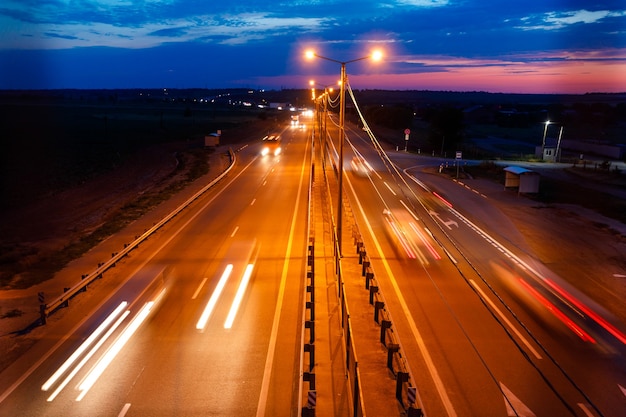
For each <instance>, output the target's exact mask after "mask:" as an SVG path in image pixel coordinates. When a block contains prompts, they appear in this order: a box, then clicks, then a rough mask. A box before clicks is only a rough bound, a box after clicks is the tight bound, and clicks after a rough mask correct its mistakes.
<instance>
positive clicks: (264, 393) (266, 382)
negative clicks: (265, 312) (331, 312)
mask: <svg viewBox="0 0 626 417" xmlns="http://www.w3.org/2000/svg"><path fill="white" fill-rule="evenodd" d="M307 150H308V143H307ZM307 155H308V153H307V152H306V151H305V152H304V157H303V158H302V164H301V166H302V168H301V169H300V183H299V184H298V196H297V197H296V204H295V206H294V209H293V214H292V218H291V226H290V229H289V240H288V242H287V248H286V249H285V257H284V262H283V272H282V274H281V277H280V288H279V290H278V300H277V301H276V309H275V310H274V321H273V322H272V333H271V336H270V343H269V348H268V350H267V357H266V358H265V368H264V370H263V382H262V383H261V393H260V394H259V403H258V405H257V408H256V417H264V416H265V408H266V405H267V397H268V395H269V387H270V377H271V373H272V367H273V365H274V352H275V351H276V341H277V339H278V324H279V322H280V314H281V311H282V309H283V299H284V297H285V286H286V285H287V270H288V268H289V258H290V253H291V246H292V245H293V235H294V234H295V230H296V217H297V214H298V207H300V199H301V197H302V183H303V181H304V177H305V175H304V169H305V167H306V163H305V162H306V157H307ZM300 381H302V378H300Z"/></svg>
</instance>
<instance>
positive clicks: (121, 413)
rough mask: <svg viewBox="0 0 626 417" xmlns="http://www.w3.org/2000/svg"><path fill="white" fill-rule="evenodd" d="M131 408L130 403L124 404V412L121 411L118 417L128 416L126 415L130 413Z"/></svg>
mask: <svg viewBox="0 0 626 417" xmlns="http://www.w3.org/2000/svg"><path fill="white" fill-rule="evenodd" d="M129 408H130V403H126V404H124V407H122V410H121V411H120V413H119V414H118V415H117V417H124V416H125V415H126V413H128V409H129Z"/></svg>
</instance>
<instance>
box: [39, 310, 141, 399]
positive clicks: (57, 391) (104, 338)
mask: <svg viewBox="0 0 626 417" xmlns="http://www.w3.org/2000/svg"><path fill="white" fill-rule="evenodd" d="M129 314H130V311H129V310H126V311H125V312H124V314H122V315H121V316H120V318H119V319H117V321H116V322H115V324H113V326H111V327H110V328H109V330H108V331H107V332H106V333H105V334H104V336H102V337H101V338H100V340H98V343H96V344H95V345H94V347H93V348H92V349H91V350H90V351H89V353H88V354H87V355H85V357H84V358H83V359H82V360H81V361H80V362H79V363H78V365H76V366H75V367H74V369H72V372H70V373H69V375H68V376H67V377H66V378H65V379H64V380H63V382H62V383H61V384H60V385H59V386H58V387H57V389H55V390H54V392H53V393H52V394H51V395H50V397H48V399H47V401H48V402H52V401H54V399H55V398H56V397H57V396H58V395H59V394H60V393H61V391H63V388H65V387H66V386H67V384H69V382H70V381H71V380H72V378H74V377H75V376H76V374H77V373H78V371H80V370H81V369H82V368H83V366H85V364H86V363H87V361H88V360H89V359H91V357H92V356H93V355H95V353H96V352H97V351H98V349H100V346H102V345H103V344H104V342H106V341H107V340H108V339H109V337H111V335H112V334H113V332H114V331H115V330H117V328H118V327H119V326H120V325H121V324H122V322H123V321H124V320H125V319H126V317H128V315H129Z"/></svg>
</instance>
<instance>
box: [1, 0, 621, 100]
mask: <svg viewBox="0 0 626 417" xmlns="http://www.w3.org/2000/svg"><path fill="white" fill-rule="evenodd" d="M376 48H378V49H382V50H383V51H384V56H385V57H384V59H383V62H380V63H371V62H369V61H367V60H364V61H359V62H352V63H349V64H347V66H346V68H347V74H348V76H349V82H350V85H351V86H352V87H353V88H355V89H398V90H405V89H411V90H413V89H415V90H449V91H489V92H513V93H586V92H626V3H625V2H624V0H599V1H590V0H523V1H511V0H377V1H370V0H221V1H216V0H142V1H139V0H2V2H1V3H0V89H54V88H162V87H163V88H165V87H166V88H193V87H200V88H205V87H206V88H227V87H245V88H265V89H280V88H307V87H308V80H310V79H315V81H316V83H317V84H320V85H331V84H335V83H336V81H337V79H338V78H339V72H340V66H339V64H337V63H333V62H329V61H325V60H319V59H318V60H315V61H307V60H305V59H304V52H305V50H306V49H314V50H315V51H316V53H317V54H319V55H323V56H326V57H329V58H332V59H336V60H338V61H350V60H352V59H356V58H360V57H363V56H366V55H368V54H369V53H370V52H371V51H372V50H373V49H376Z"/></svg>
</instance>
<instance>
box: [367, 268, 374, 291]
mask: <svg viewBox="0 0 626 417" xmlns="http://www.w3.org/2000/svg"><path fill="white" fill-rule="evenodd" d="M373 279H374V273H373V272H372V269H371V268H367V272H366V273H365V289H366V290H369V289H370V281H371V280H373Z"/></svg>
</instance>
